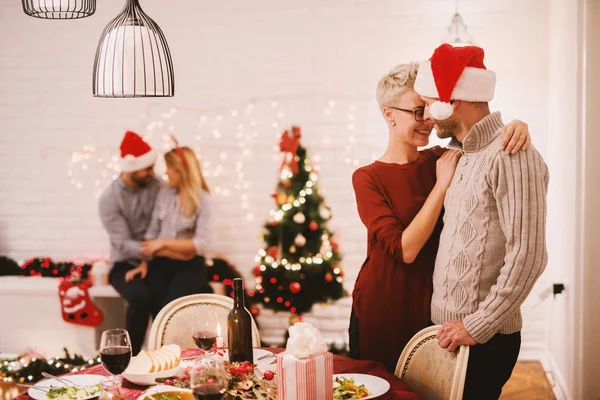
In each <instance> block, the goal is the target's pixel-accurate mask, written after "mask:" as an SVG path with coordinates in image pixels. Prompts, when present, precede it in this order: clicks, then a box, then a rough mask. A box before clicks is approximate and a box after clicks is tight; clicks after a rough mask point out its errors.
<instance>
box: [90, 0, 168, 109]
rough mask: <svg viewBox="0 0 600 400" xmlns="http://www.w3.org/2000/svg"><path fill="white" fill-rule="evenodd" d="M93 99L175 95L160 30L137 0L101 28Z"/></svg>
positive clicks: (128, 0) (132, 0)
mask: <svg viewBox="0 0 600 400" xmlns="http://www.w3.org/2000/svg"><path fill="white" fill-rule="evenodd" d="M92 88H93V94H94V96H95V97H120V98H131V97H171V96H173V95H174V94H175V77H174V75H173V60H172V59H171V52H170V51H169V45H168V44H167V39H166V38H165V35H164V34H163V32H162V30H161V29H160V27H159V26H158V25H157V24H156V22H154V21H153V20H152V19H151V18H150V17H149V16H148V15H147V14H146V13H144V11H143V10H142V9H141V7H140V4H139V1H138V0H127V3H126V4H125V8H124V9H123V11H121V13H120V14H119V15H117V16H116V17H115V18H114V19H113V20H112V21H110V22H109V24H108V25H107V26H106V28H104V31H103V32H102V36H101V37H100V41H99V42H98V48H97V50H96V58H95V59H94V71H93V77H92Z"/></svg>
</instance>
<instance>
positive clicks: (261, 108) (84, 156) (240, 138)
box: [67, 92, 372, 220]
mask: <svg viewBox="0 0 600 400" xmlns="http://www.w3.org/2000/svg"><path fill="white" fill-rule="evenodd" d="M368 108H369V102H368V101H365V100H364V99H363V100H360V99H357V98H354V97H347V96H340V95H331V94H327V93H321V92H311V93H307V94H300V95H292V96H281V97H277V98H273V97H267V98H254V99H251V100H249V101H247V102H244V103H242V104H237V105H234V106H228V107H212V108H193V107H169V108H165V107H164V106H161V105H156V104H153V105H149V106H148V107H147V109H146V110H145V112H144V113H143V114H142V118H141V119H142V121H141V127H140V129H139V133H140V134H141V135H142V136H143V137H144V139H145V140H147V141H148V142H149V143H151V145H153V146H154V147H156V148H158V149H160V150H162V151H163V152H164V151H168V150H170V148H171V147H172V142H171V139H170V135H171V134H174V135H176V136H177V137H178V138H179V139H180V141H181V142H182V143H183V144H187V145H189V146H190V147H191V148H192V149H193V150H194V151H195V152H196V153H197V155H198V157H199V159H200V161H201V165H202V168H203V172H204V174H205V176H206V177H207V179H208V180H209V182H210V183H211V188H212V191H213V193H214V194H216V195H217V196H222V197H230V196H236V198H237V199H239V207H240V209H241V210H243V214H244V217H245V218H246V219H247V220H253V219H254V218H255V216H254V214H253V212H252V207H251V204H252V198H253V189H254V188H255V186H256V184H257V183H260V182H256V179H257V177H256V176H255V175H254V176H253V175H252V173H249V167H252V166H253V165H255V164H257V163H261V162H263V161H264V159H265V152H264V146H265V145H266V144H268V143H274V144H275V142H276V140H277V139H278V138H279V136H280V134H281V127H282V126H284V125H286V124H289V122H290V120H291V119H292V118H293V119H294V120H296V121H298V120H301V121H302V124H303V125H304V126H308V127H309V128H310V132H311V136H310V137H307V138H306V139H305V142H306V143H307V145H308V146H309V147H311V149H312V151H313V154H314V156H313V160H314V161H315V162H317V163H318V162H319V161H320V160H322V158H321V156H320V154H319V152H320V153H327V152H336V157H341V160H343V162H344V163H345V164H346V165H347V166H348V168H356V167H358V166H359V165H361V163H362V164H366V163H368V162H370V161H372V157H371V159H369V158H368V157H367V158H366V157H365V152H364V147H365V143H359V141H358V140H357V139H356V134H355V131H356V130H357V129H359V128H360V129H364V128H365V121H366V120H367V119H368V118H367V117H366V115H367V109H368ZM319 109H320V110H321V111H320V112H319ZM292 122H295V121H292ZM273 139H275V140H273ZM359 146H360V148H359ZM340 152H341V155H340ZM115 153H116V152H115V149H114V147H111V148H109V147H98V146H84V147H83V148H82V149H79V150H76V151H73V152H72V153H71V155H70V159H69V168H68V171H67V178H68V179H69V181H70V182H71V184H72V185H73V186H74V187H75V188H77V189H79V190H87V191H89V192H92V193H93V194H94V195H95V196H96V197H99V196H100V194H101V193H102V191H103V190H104V188H105V187H106V186H107V185H108V184H110V182H111V181H112V180H114V179H116V178H117V177H118V174H119V162H118V161H119V160H118V156H117V154H115ZM271 160H272V161H273V162H280V160H281V153H280V152H279V149H278V148H277V146H276V145H274V146H273V153H272V157H271ZM162 164H163V161H162V160H161V159H159V160H158V162H157V168H156V170H157V171H161V170H163V169H164V168H163V165H162ZM287 173H289V171H288V172H287ZM162 177H163V178H164V179H166V176H165V175H162ZM259 179H260V178H259ZM309 182H310V181H309ZM306 191H307V192H308V194H310V191H311V187H310V186H307V187H306ZM298 201H299V202H302V201H304V200H303V199H302V198H299V199H298ZM291 206H292V207H293V206H294V204H293V203H292V204H291Z"/></svg>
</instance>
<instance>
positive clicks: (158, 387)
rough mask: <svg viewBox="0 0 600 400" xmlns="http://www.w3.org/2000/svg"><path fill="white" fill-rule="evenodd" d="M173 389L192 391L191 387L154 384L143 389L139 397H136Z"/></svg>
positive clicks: (139, 398)
mask: <svg viewBox="0 0 600 400" xmlns="http://www.w3.org/2000/svg"><path fill="white" fill-rule="evenodd" d="M173 391H178V392H186V393H192V390H191V389H183V388H178V387H174V386H168V385H156V386H152V387H151V388H150V389H148V390H145V391H144V392H143V393H142V394H141V395H140V397H138V400H142V399H144V398H145V397H146V396H147V395H149V394H156V393H163V392H173Z"/></svg>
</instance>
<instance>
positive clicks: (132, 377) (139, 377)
mask: <svg viewBox="0 0 600 400" xmlns="http://www.w3.org/2000/svg"><path fill="white" fill-rule="evenodd" d="M180 368H181V364H179V365H177V366H176V367H175V368H171V369H167V370H164V371H160V372H152V373H147V374H132V373H129V372H127V370H125V372H123V374H122V375H123V378H125V379H127V380H128V381H129V382H132V383H135V384H136V385H141V386H151V385H156V384H157V383H156V379H157V378H167V377H169V376H173V375H177V373H178V372H179V369H180ZM171 387H172V386H171Z"/></svg>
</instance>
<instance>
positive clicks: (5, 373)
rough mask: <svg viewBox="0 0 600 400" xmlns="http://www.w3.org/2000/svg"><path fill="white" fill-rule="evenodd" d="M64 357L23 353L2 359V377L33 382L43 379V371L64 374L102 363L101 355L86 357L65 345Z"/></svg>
mask: <svg viewBox="0 0 600 400" xmlns="http://www.w3.org/2000/svg"><path fill="white" fill-rule="evenodd" d="M63 350H64V352H65V354H64V357H54V358H43V357H35V356H32V355H27V354H25V355H21V356H19V357H17V358H14V359H10V360H2V361H0V377H2V380H3V381H4V382H17V383H24V382H27V383H33V382H37V381H39V380H41V379H42V378H43V377H42V372H47V373H50V374H52V375H63V374H67V373H69V372H77V371H81V370H84V369H86V368H89V367H91V366H93V365H97V364H99V363H100V356H99V355H98V356H96V357H94V358H90V359H87V360H86V359H84V358H83V357H82V356H80V355H78V354H75V355H73V356H72V357H71V354H70V353H69V351H68V350H67V348H66V347H65V348H64V349H63Z"/></svg>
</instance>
